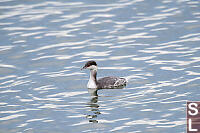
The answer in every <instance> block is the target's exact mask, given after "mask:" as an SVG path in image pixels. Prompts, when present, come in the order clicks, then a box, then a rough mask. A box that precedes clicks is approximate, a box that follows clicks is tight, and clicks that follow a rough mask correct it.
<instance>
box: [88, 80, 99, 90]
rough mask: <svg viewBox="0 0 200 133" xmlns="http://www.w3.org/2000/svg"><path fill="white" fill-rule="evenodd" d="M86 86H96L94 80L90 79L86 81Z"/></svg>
mask: <svg viewBox="0 0 200 133" xmlns="http://www.w3.org/2000/svg"><path fill="white" fill-rule="evenodd" d="M87 88H97V85H96V83H95V81H94V80H91V79H90V80H89V81H88V84H87Z"/></svg>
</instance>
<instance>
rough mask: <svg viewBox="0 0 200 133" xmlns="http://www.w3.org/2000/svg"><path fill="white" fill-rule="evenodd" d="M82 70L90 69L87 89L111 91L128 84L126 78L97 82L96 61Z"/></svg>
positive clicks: (112, 78) (113, 78) (102, 79)
mask: <svg viewBox="0 0 200 133" xmlns="http://www.w3.org/2000/svg"><path fill="white" fill-rule="evenodd" d="M82 69H90V79H89V81H88V84H87V88H97V89H105V88H108V89H111V88H119V87H123V86H125V85H126V83H127V81H126V79H125V78H119V77H104V78H101V79H99V80H97V63H96V62H95V61H88V62H87V63H86V64H85V66H84V67H83V68H82ZM82 69H81V70H82Z"/></svg>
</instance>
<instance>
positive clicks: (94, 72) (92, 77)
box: [90, 70, 97, 82]
mask: <svg viewBox="0 0 200 133" xmlns="http://www.w3.org/2000/svg"><path fill="white" fill-rule="evenodd" d="M90 80H92V81H95V82H96V81H97V70H90Z"/></svg>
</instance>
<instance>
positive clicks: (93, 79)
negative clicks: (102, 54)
mask: <svg viewBox="0 0 200 133" xmlns="http://www.w3.org/2000/svg"><path fill="white" fill-rule="evenodd" d="M87 87H88V88H97V70H93V69H92V70H90V79H89V81H88V86H87Z"/></svg>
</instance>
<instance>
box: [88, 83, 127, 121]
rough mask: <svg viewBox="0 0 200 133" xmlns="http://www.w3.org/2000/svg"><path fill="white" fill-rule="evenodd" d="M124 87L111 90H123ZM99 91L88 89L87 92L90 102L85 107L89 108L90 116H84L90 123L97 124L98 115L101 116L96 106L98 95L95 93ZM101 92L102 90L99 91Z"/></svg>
mask: <svg viewBox="0 0 200 133" xmlns="http://www.w3.org/2000/svg"><path fill="white" fill-rule="evenodd" d="M124 87H125V86H121V87H118V88H113V89H123V88H124ZM98 90H99V89H90V88H88V92H89V93H90V95H91V99H90V101H89V102H88V103H87V107H89V108H90V110H89V112H90V114H87V115H86V118H87V119H89V122H91V123H98V120H97V118H98V115H100V114H101V112H100V110H99V105H98V98H99V96H98V94H97V91H98ZM101 90H102V89H101Z"/></svg>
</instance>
